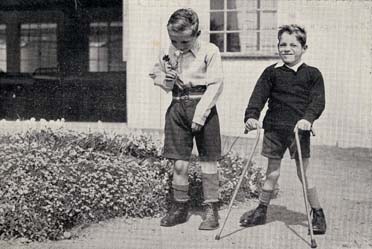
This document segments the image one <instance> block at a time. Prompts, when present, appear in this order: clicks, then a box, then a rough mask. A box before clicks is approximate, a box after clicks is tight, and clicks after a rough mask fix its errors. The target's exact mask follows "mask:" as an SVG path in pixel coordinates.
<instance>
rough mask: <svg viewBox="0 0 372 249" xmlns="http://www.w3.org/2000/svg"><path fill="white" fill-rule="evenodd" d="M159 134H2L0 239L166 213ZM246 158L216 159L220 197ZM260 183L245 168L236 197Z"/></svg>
mask: <svg viewBox="0 0 372 249" xmlns="http://www.w3.org/2000/svg"><path fill="white" fill-rule="evenodd" d="M161 149H162V141H161V138H160V137H159V136H156V135H150V134H144V133H136V132H128V134H124V135H114V134H106V133H103V132H100V133H89V134H85V133H78V132H72V131H66V130H63V129H50V128H47V129H41V130H32V129H30V130H28V131H27V132H24V133H19V134H15V135H14V134H13V135H0V239H9V238H14V237H25V238H28V239H31V240H36V241H42V240H45V239H52V240H56V239H61V238H62V237H63V232H64V231H65V230H67V229H70V228H72V227H73V226H76V225H79V224H87V223H91V222H98V221H101V220H105V219H109V218H113V217H145V216H147V217H154V216H159V215H162V214H164V212H165V211H166V208H167V205H168V203H169V200H170V198H171V193H170V189H171V188H170V183H171V177H172V176H171V166H172V165H171V162H170V161H168V160H166V159H164V158H162V157H161V156H160V155H161ZM244 164H245V160H244V159H242V158H240V157H238V156H236V155H234V154H232V153H230V154H228V155H227V156H226V157H225V158H224V159H223V160H221V162H220V182H221V201H222V202H223V203H224V204H226V203H228V202H229V200H230V198H231V195H232V192H233V190H234V188H235V185H236V183H237V180H238V177H239V175H240V173H241V170H242V167H243V166H244ZM261 182H262V174H261V171H260V169H258V168H257V169H256V168H254V167H250V170H249V172H248V174H247V176H246V178H245V181H244V182H243V185H242V188H241V189H242V191H241V193H242V194H241V195H240V199H241V200H244V199H246V198H251V197H252V196H255V195H256V193H257V189H258V188H259V187H260V184H261ZM201 188H202V183H201V174H200V168H199V167H198V164H197V158H193V160H192V163H191V167H190V194H191V196H192V198H193V206H199V205H201V203H202V198H203V197H202V191H201Z"/></svg>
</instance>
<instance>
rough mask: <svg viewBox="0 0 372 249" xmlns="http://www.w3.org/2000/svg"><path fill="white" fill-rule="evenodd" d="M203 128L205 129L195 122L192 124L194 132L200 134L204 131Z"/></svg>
mask: <svg viewBox="0 0 372 249" xmlns="http://www.w3.org/2000/svg"><path fill="white" fill-rule="evenodd" d="M202 127H203V126H202V125H200V124H198V123H195V122H192V124H191V130H192V132H199V131H200V130H201V129H202Z"/></svg>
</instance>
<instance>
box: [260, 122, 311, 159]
mask: <svg viewBox="0 0 372 249" xmlns="http://www.w3.org/2000/svg"><path fill="white" fill-rule="evenodd" d="M298 135H299V138H300V144H301V153H302V158H309V157H310V132H309V131H299V133H298ZM287 148H288V150H289V154H290V156H291V159H294V158H298V155H297V146H296V141H295V135H294V132H293V130H284V129H280V130H279V129H278V130H276V129H272V130H265V133H264V139H263V145H262V153H261V154H262V155H263V156H265V157H267V158H272V159H282V158H283V155H284V153H285V151H286V150H287Z"/></svg>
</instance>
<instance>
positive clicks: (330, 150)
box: [0, 146, 372, 249]
mask: <svg viewBox="0 0 372 249" xmlns="http://www.w3.org/2000/svg"><path fill="white" fill-rule="evenodd" d="M242 149H246V148H244V147H242ZM312 155H313V159H312V166H313V167H314V172H315V174H316V176H317V185H318V192H319V195H320V199H321V201H322V205H323V208H324V210H325V214H326V218H327V222H328V231H327V234H326V235H316V236H315V239H316V242H317V244H318V248H324V249H333V248H335V249H336V248H337V249H344V248H353V249H354V248H362V249H367V248H372V191H371V190H372V150H367V149H361V148H354V149H341V148H335V147H326V146H315V147H314V149H313V153H312ZM255 158H256V162H257V163H259V164H261V165H264V164H265V159H264V158H262V157H261V156H256V157H255ZM296 177H297V176H296V171H295V167H294V163H293V162H292V161H290V160H289V159H288V156H287V157H286V158H285V159H284V160H283V165H282V172H281V176H280V180H279V182H280V192H279V196H278V198H276V199H274V200H273V201H272V205H271V206H270V208H269V211H268V221H267V224H265V225H262V226H257V227H252V228H241V227H240V226H239V224H238V221H239V217H240V215H241V214H242V213H243V212H245V211H247V210H251V209H253V208H255V207H256V205H257V202H256V201H253V200H252V201H249V202H247V203H240V204H238V205H237V206H236V207H234V208H233V210H232V212H231V214H230V217H229V220H228V221H227V224H226V226H225V229H224V231H223V233H222V238H221V240H219V241H216V240H215V239H214V237H215V235H216V234H217V231H208V232H205V231H203V232H201V231H198V229H197V228H198V226H199V223H200V221H201V214H200V213H198V212H192V213H191V215H190V218H189V220H188V222H187V223H185V224H181V225H178V226H175V227H172V228H164V227H160V226H159V221H160V218H151V219H150V218H145V219H129V220H128V219H127V220H125V219H114V220H109V221H105V222H102V223H99V224H93V225H90V226H87V227H85V228H80V229H75V231H74V234H76V235H77V237H76V238H72V239H70V240H62V241H55V242H52V241H47V242H43V243H34V242H33V243H25V242H22V241H21V240H15V241H10V242H9V241H0V248H1V249H16V248H17V249H18V248H24V249H82V248H84V249H114V248H115V249H116V248H118V249H119V248H120V249H122V248H128V249H135V248H143V249H152V248H153V249H158V248H159V249H182V248H185V249H186V248H187V249H191V248H203V249H207V248H213V249H218V248H232V249H233V248H246V249H248V248H252V249H261V248H262V249H287V248H295V249H302V248H310V245H309V236H308V235H307V219H306V215H305V212H304V209H305V208H304V203H303V197H302V189H301V185H300V182H299V181H298V180H297V178H296ZM226 211H227V210H226V209H224V210H221V212H220V215H221V217H222V218H224V217H225V215H226Z"/></svg>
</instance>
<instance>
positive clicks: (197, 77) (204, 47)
mask: <svg viewBox="0 0 372 249" xmlns="http://www.w3.org/2000/svg"><path fill="white" fill-rule="evenodd" d="M165 55H168V57H169V59H170V62H171V63H170V64H171V65H174V66H175V67H177V68H176V71H177V72H178V74H179V75H180V78H181V79H182V81H183V83H184V84H185V85H186V86H189V87H193V86H207V90H206V91H205V93H204V94H203V96H202V97H201V99H200V101H199V103H198V105H197V106H196V110H195V114H194V117H193V122H194V123H197V124H200V125H204V123H205V121H206V119H207V117H208V115H209V114H210V111H211V109H212V107H214V106H215V105H216V102H217V100H218V98H219V96H220V95H221V93H222V89H223V69H222V61H221V55H220V51H219V49H218V48H217V46H215V45H214V44H212V43H208V42H203V41H200V40H199V39H197V40H196V42H195V43H194V45H193V46H192V48H191V49H190V50H189V51H188V52H185V53H180V51H179V50H177V49H176V48H175V47H174V46H173V45H170V46H169V48H168V49H167V50H165V51H164V50H162V51H161V52H160V54H159V58H158V62H157V63H156V64H155V66H154V68H153V71H152V72H151V73H150V74H149V75H150V77H151V78H152V79H153V80H154V84H155V85H156V86H159V87H161V88H162V89H163V90H165V91H166V92H169V91H171V90H172V89H173V85H174V82H169V81H166V80H165V72H166V69H165V68H166V67H165V63H166V62H165V61H164V60H163V58H164V56H165Z"/></svg>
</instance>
